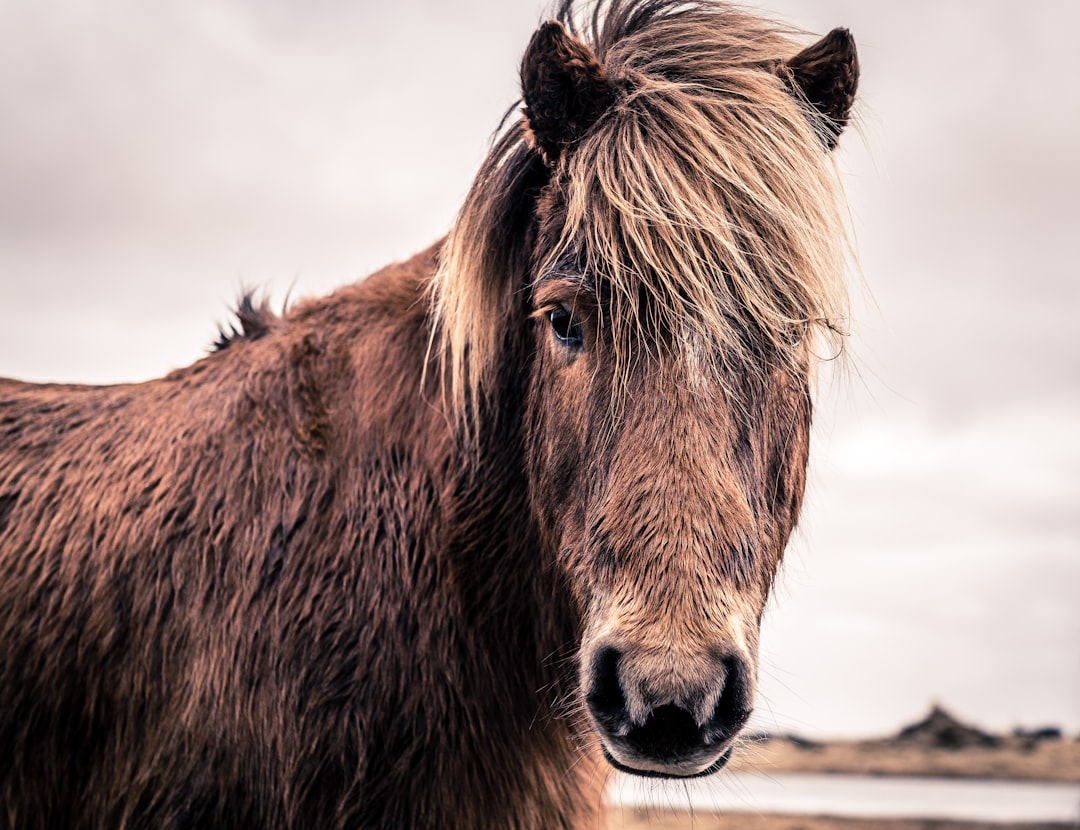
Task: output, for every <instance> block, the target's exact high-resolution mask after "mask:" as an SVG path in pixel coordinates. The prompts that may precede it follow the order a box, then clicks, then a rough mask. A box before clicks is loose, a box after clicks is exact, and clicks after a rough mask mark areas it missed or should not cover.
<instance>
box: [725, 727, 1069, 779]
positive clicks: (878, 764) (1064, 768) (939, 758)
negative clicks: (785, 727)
mask: <svg viewBox="0 0 1080 830" xmlns="http://www.w3.org/2000/svg"><path fill="white" fill-rule="evenodd" d="M731 768H732V769H743V770H757V771H761V772H766V773H771V772H836V773H849V774H863V775H926V776H933V777H938V778H993V779H1012V780H1019V781H1068V782H1080V741H1077V740H1059V741H1044V742H1040V743H1038V744H1032V743H1030V742H1026V741H1022V740H1020V739H1016V738H1007V739H1004V744H1003V746H1000V747H997V748H994V749H988V748H982V747H972V748H968V749H963V750H949V749H935V748H930V747H923V746H903V745H899V744H897V743H895V742H893V741H852V742H835V743H829V744H823V745H820V746H816V747H813V748H804V747H800V746H798V745H796V744H794V743H792V742H790V741H787V740H776V739H774V740H770V741H765V742H760V743H747V744H745V745H744V746H743V747H742V751H741V752H739V753H737V754H736V756H735V758H734V759H733V760H732V766H731Z"/></svg>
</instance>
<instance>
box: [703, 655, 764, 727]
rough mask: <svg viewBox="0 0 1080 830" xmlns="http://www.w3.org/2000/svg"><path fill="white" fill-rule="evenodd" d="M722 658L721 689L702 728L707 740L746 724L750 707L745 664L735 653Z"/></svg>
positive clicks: (750, 691)
mask: <svg viewBox="0 0 1080 830" xmlns="http://www.w3.org/2000/svg"><path fill="white" fill-rule="evenodd" d="M722 662H723V666H724V681H723V682H724V687H723V691H721V693H720V699H719V700H718V701H717V702H716V707H715V708H714V709H713V712H712V715H711V716H710V717H709V719H708V721H706V723H705V725H704V728H703V730H702V731H703V733H704V735H705V739H706V741H708V742H709V743H718V742H720V741H725V740H727V739H728V738H731V737H733V736H734V735H735V734H736V733H737V732H738V731H739V730H740V729H742V728H743V726H745V725H746V722H747V720H749V719H750V713H751V711H752V709H753V707H752V694H753V692H752V687H751V683H750V671H749V669H748V668H747V666H746V664H745V663H744V662H743V660H742V659H740V658H738V657H725V658H724V659H723V661H722Z"/></svg>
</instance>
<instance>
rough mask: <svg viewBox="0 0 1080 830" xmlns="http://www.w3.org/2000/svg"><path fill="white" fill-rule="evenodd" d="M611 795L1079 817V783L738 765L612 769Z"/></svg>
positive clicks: (617, 799) (852, 811)
mask: <svg viewBox="0 0 1080 830" xmlns="http://www.w3.org/2000/svg"><path fill="white" fill-rule="evenodd" d="M607 798H608V802H609V803H610V804H612V805H613V806H615V807H629V808H648V809H654V810H661V809H673V810H686V809H691V808H693V809H696V810H725V811H730V812H759V813H787V814H799V815H831V816H850V817H860V818H923V819H953V820H957V821H993V822H1037V821H1041V822H1077V823H1078V824H1080V784H1056V783H1043V782H1028V781H987V780H964V779H954V778H948V779H946V778H908V777H899V776H896V777H894V776H889V777H871V776H859V775H820V774H819V775H813V774H795V773H789V774H775V775H766V774H764V773H746V772H742V773H739V772H733V773H725V774H721V775H717V776H712V777H710V778H703V779H698V780H693V781H662V780H655V779H650V778H634V777H631V776H626V775H617V776H614V777H613V778H612V780H611V783H610V784H609V786H608V791H607Z"/></svg>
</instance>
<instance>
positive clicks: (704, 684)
mask: <svg viewBox="0 0 1080 830" xmlns="http://www.w3.org/2000/svg"><path fill="white" fill-rule="evenodd" d="M650 662H651V661H650V660H649V659H648V658H647V657H646V656H643V655H641V654H637V655H635V654H634V652H633V651H632V650H628V649H619V648H616V647H613V646H610V645H609V646H603V647H600V648H598V649H596V650H595V652H594V657H593V659H592V660H591V661H590V662H589V668H588V671H587V683H586V685H585V688H586V690H587V691H586V696H585V699H586V703H587V704H588V709H589V712H590V714H591V715H592V718H593V721H594V723H595V724H596V727H597V730H598V732H599V733H600V738H601V741H602V743H603V749H604V756H605V757H606V758H607V760H608V761H609V762H610V763H611V764H612V766H614V767H615V768H616V769H619V770H621V771H623V772H628V773H632V774H634V775H645V776H652V777H662V778H692V777H698V776H703V775H710V774H712V773H714V772H717V771H718V770H720V769H722V768H723V767H724V766H725V765H726V764H727V762H728V760H729V759H730V757H731V752H732V746H733V743H734V739H735V736H736V735H737V734H738V732H739V730H740V729H742V727H743V726H744V725H745V724H746V721H747V719H748V718H749V717H750V712H751V701H752V699H753V681H752V674H751V670H750V667H749V662H748V660H747V659H746V658H745V657H743V656H741V655H739V654H738V653H736V652H734V651H728V652H724V653H722V654H719V655H715V656H710V657H709V658H708V659H705V660H698V661H695V663H694V666H693V668H694V670H693V671H687V670H684V671H682V672H681V673H675V672H672V671H663V672H661V673H660V676H659V677H657V676H656V675H650V674H649V673H648V671H649V664H650Z"/></svg>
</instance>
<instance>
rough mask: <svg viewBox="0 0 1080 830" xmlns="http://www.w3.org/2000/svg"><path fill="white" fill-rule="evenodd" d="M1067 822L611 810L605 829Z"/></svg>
mask: <svg viewBox="0 0 1080 830" xmlns="http://www.w3.org/2000/svg"><path fill="white" fill-rule="evenodd" d="M1071 826H1072V825H1067V824H998V823H994V824H987V823H984V822H959V821H928V820H912V821H901V820H897V819H874V820H872V821H870V820H859V819H839V818H826V817H803V816H773V815H763V814H755V813H728V814H726V815H717V814H714V813H708V812H697V811H696V812H694V813H689V812H661V811H656V810H650V811H647V812H646V811H636V810H613V811H612V812H611V814H610V815H609V816H608V822H607V826H606V828H605V830H1021V828H1023V830H1063V828H1067V827H1071Z"/></svg>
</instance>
